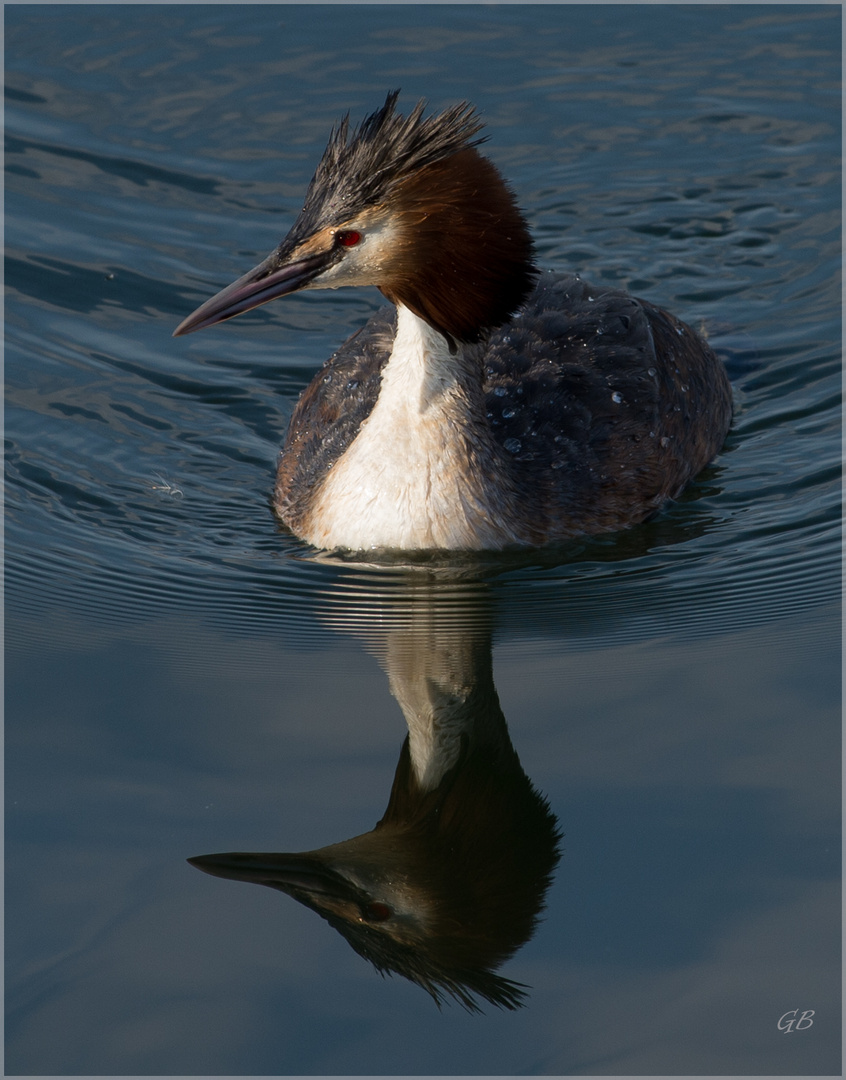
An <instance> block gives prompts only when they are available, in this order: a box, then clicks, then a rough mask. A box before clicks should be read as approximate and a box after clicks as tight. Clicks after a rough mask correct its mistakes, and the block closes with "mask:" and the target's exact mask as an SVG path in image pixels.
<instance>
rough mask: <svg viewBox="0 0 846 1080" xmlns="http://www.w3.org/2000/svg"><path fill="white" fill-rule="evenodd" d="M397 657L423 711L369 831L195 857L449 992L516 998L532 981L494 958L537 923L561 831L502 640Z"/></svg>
mask: <svg viewBox="0 0 846 1080" xmlns="http://www.w3.org/2000/svg"><path fill="white" fill-rule="evenodd" d="M389 666H390V668H391V682H392V688H393V689H394V692H395V693H396V692H397V689H398V688H399V687H400V686H401V687H402V693H403V696H402V697H401V698H400V704H401V705H402V706H403V709H404V711H405V710H410V709H412V708H413V709H414V710H415V715H414V716H410V715H409V713H408V712H407V714H406V715H407V719H408V720H409V738H408V739H406V741H405V743H404V745H403V749H402V753H401V755H400V760H399V764H398V765H397V770H396V775H395V777H394V784H393V789H392V791H391V797H390V800H389V802H388V808H387V810H386V811H385V815H384V817H383V818H382V820H381V821H380V822H379V823H378V824H377V825H376V827H375V828H374V829H373V830H372V831H371V832H369V833H365V834H364V835H362V836H356V837H353V838H352V839H351V840H346V841H344V842H343V843H339V844H331V845H330V846H329V847H324V848H319V849H318V850H317V851H308V852H303V853H298V854H276V853H272V854H247V853H240V852H233V853H229V854H220V855H202V856H199V857H198V858H194V859H190V860H189V861H190V862H191V863H192V864H193V865H194V866H196V867H197V868H198V869H200V870H205V871H206V873H209V874H214V875H216V876H218V877H225V878H234V879H236V880H239V881H252V882H255V883H256V884H260V885H269V886H270V887H271V888H274V889H279V890H281V891H282V892H285V893H288V894H289V895H290V896H292V897H294V899H296V900H299V901H300V902H301V903H303V904H306V905H307V906H308V907H310V908H312V909H313V910H314V911H316V912H317V913H318V914H319V915H322V916H323V918H324V919H326V920H327V921H328V922H329V923H330V924H331V925H332V926H333V927H334V928H335V929H336V930H338V931H340V933H341V934H343V936H344V937H345V938H346V939H347V941H348V942H349V943H350V945H351V946H352V947H353V948H354V949H355V951H356V952H358V953H360V954H361V955H362V956H363V957H365V958H366V959H367V960H370V961H371V962H372V963H373V964H374V965H375V966H376V968H378V969H379V970H380V971H381V972H383V973H385V972H394V973H397V974H400V975H403V976H405V977H406V978H408V979H411V980H412V981H414V982H416V983H417V984H418V985H420V986H422V987H423V988H424V989H426V990H428V991H429V993H430V994H431V995H432V997H433V998H434V999H435V1001H436V1002H438V1003H439V1004H440V1002H441V1001H442V1000H443V998H444V996H445V995H449V996H451V997H453V998H455V999H456V1000H458V1001H459V1002H461V1004H462V1005H464V1006H465V1007H466V1008H467V1009H470V1010H471V1011H472V1010H477V1009H478V1004H477V1002H476V997H479V998H482V999H484V1000H486V1001H489V1002H491V1003H492V1004H494V1005H499V1006H502V1007H504V1008H508V1009H514V1008H517V1007H518V1006H519V1005H520V1004H521V999H522V998H523V996H524V994H523V991H522V990H521V989H520V986H519V985H518V984H517V983H514V982H512V981H511V980H509V979H505V978H503V977H502V976H500V975H497V974H496V973H495V969H496V968H497V967H498V966H499V965H500V964H502V963H503V962H504V961H505V960H506V959H507V958H508V957H509V956H511V955H512V954H513V953H514V952H515V951H516V950H517V949H518V948H519V947H520V946H521V945H522V944H523V943H524V942H525V941H527V940H528V938H529V937H530V936H531V934H532V932H533V930H534V928H535V924H536V922H537V917H538V914H539V912H540V910H541V908H542V907H543V898H544V894H545V892H546V889H547V887H548V885H549V883H550V879H551V874H552V871H553V869H554V867H555V864H556V862H557V861H558V850H557V844H558V831H557V826H556V822H555V818H554V817H553V815H552V814H551V812H550V810H549V807H548V805H547V803H546V800H545V799H543V797H542V796H541V795H539V794H538V792H537V791H536V790H535V789H534V787H533V786H532V783H531V781H530V780H529V779H528V777H527V776H526V774H525V773H524V772H523V769H522V767H521V766H520V762H519V759H518V758H517V754H516V753H515V751H514V748H513V747H512V745H511V742H510V739H509V737H508V731H507V728H506V723H505V718H504V717H503V715H502V711H501V709H500V706H499V701H498V699H497V695H496V690H495V689H494V686H493V677H492V673H491V661H490V642H489V640H488V641H486V642H485V641H483V642H477V643H467V644H464V645H459V646H453V645H447V646H443V647H441V649H440V652H439V654H438V655H436V656H434V657H430V659H429V660H428V661H427V660H426V658H425V657H423V658H422V659H421V657H420V654H419V652H409V653H407V654H405V655H403V656H399V657H398V656H396V655H395V656H394V657H393V658H392V659H391V661H390V665H389ZM436 668H438V669H440V673H438V672H436V671H435V669H436ZM398 696H399V695H398Z"/></svg>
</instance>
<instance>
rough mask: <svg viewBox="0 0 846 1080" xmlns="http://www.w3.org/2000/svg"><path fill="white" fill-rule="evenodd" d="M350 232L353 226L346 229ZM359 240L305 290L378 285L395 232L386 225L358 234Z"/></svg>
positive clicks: (382, 276) (393, 241)
mask: <svg viewBox="0 0 846 1080" xmlns="http://www.w3.org/2000/svg"><path fill="white" fill-rule="evenodd" d="M349 227H350V228H354V225H350V226H349ZM361 233H362V240H361V242H360V243H358V244H356V245H355V247H350V248H347V249H346V251H345V253H344V257H343V258H342V259H341V260H340V261H339V262H338V263H336V264H335V265H334V266H332V267H330V268H329V269H328V270H326V271H325V272H324V273H322V274H321V275H320V276H319V277H317V278H315V279H314V281H312V282H310V283H309V284H308V285H306V286H305V288H306V289H340V288H341V287H342V286H344V285H378V284H379V282H380V281H381V280H383V278H384V275H385V272H386V269H387V266H388V262H389V258H390V254H391V250H392V248H393V245H394V243H395V240H396V230H395V229H394V228H392V227H391V226H390V225H389V224H383V225H374V226H370V227H368V228H367V230H366V231H365V230H364V229H362V230H361Z"/></svg>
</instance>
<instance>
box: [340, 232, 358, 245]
mask: <svg viewBox="0 0 846 1080" xmlns="http://www.w3.org/2000/svg"><path fill="white" fill-rule="evenodd" d="M360 240H361V233H360V232H356V231H355V229H341V231H340V232H336V233H335V243H336V244H340V245H341V246H342V247H355V245H356V244H357V243H359V241H360Z"/></svg>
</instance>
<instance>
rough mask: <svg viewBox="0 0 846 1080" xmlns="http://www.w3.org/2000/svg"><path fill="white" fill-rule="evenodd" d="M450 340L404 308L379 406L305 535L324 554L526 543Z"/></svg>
mask: <svg viewBox="0 0 846 1080" xmlns="http://www.w3.org/2000/svg"><path fill="white" fill-rule="evenodd" d="M460 371H461V367H460V365H457V364H456V357H455V355H453V354H450V353H449V350H448V348H447V343H446V341H445V339H444V338H443V337H442V336H441V335H440V334H438V333H437V332H436V331H434V330H432V328H431V327H429V326H428V325H427V324H426V323H425V322H423V321H422V320H421V319H419V318H418V317H417V316H416V315H414V314H413V313H412V312H410V311H409V310H408V309H407V308H404V307H402V306H400V308H399V311H398V319H397V334H396V338H395V340H394V347H393V351H392V353H391V356H390V359H389V360H388V363H387V364H386V365H385V368H384V369H383V372H382V385H381V390H380V393H379V398H378V400H377V402H376V404H375V405H374V407H373V411H372V412H371V414H370V416H369V417H368V418H367V420H365V421H364V423H363V424H362V426H361V429H360V430H359V433H358V435H357V436H356V438H355V439H354V440H353V442H352V444H351V445H350V447H349V449H348V450H347V452H346V453H345V454H344V455H343V456H342V457H341V458H340V459H339V460H338V461H336V462H335V465H334V467H333V469H332V471H331V472H330V473H329V475H328V476H327V479H326V480H325V482H324V484H323V486H322V488H321V490H320V492H319V493H318V495H317V496H316V498H315V500H314V504H313V506H312V508H311V512H310V514H309V515H308V519H307V521H306V523H305V525H304V527H303V532H302V535H303V536H304V538H305V539H306V540H308V541H309V543H311V544H314V545H315V546H316V547H322V548H336V547H345V548H352V549H354V550H364V549H367V548H377V547H385V548H405V549H425V548H452V549H460V548H469V549H480V548H486V547H501V546H502V545H503V543H517V542H519V540H520V537H519V536H510V535H509V533H508V531H507V526H506V525H505V524H504V520H503V519H504V518H506V517H512V518H513V520H516V514H514V513H513V511H512V514H511V515H508V514H507V513H504V512H505V511H507V510H508V508H509V501H510V500H509V499H508V485H507V484H505V483H497V484H492V483H491V482H490V481H491V472H492V471H495V470H496V469H497V461H496V457H495V454H496V450H495V448H494V447H492V446H491V445H489V443H484V442H482V441H481V440H479V442H478V445H477V443H476V442H475V441H474V424H473V420H474V412H477V411H479V410H481V409H483V408H484V406H483V404H482V403H481V402H480V401H474V400H473V399H472V397H471V393H472V392H471V391H469V390H468V387H467V386H466V385H464V382H465V381H464V380H461V378H460Z"/></svg>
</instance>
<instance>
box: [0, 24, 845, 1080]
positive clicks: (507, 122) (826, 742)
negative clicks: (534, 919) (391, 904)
mask: <svg viewBox="0 0 846 1080" xmlns="http://www.w3.org/2000/svg"><path fill="white" fill-rule="evenodd" d="M327 10H328V9H320V10H317V9H314V8H308V7H297V6H274V5H268V6H260V7H250V6H242V5H239V6H237V7H235V6H229V5H220V6H191V7H187V6H179V5H167V6H164V5H163V6H156V7H144V6H130V7H116V6H110V5H101V6H100V5H98V6H90V7H86V6H57V7H54V8H48V7H44V6H41V7H25V6H20V7H7V8H6V9H5V19H6V82H7V87H6V126H7V148H6V245H7V252H6V284H7V300H6V392H7V398H6V450H7V501H6V529H7V552H8V556H7V568H6V623H7V628H8V634H7V640H8V648H7V660H6V674H7V692H6V765H7V768H6V792H7V804H6V822H7V839H6V867H7V876H6V880H7V900H6V903H7V907H6V911H7V935H6V943H7V984H6V1003H7V1018H6V1039H7V1046H6V1055H7V1056H6V1071H7V1072H9V1073H18V1074H71V1075H73V1074H76V1075H79V1074H97V1073H99V1074H162V1073H172V1074H189V1075H196V1074H209V1073H211V1074H262V1073H277V1074H324V1073H328V1074H331V1073H363V1074H367V1073H370V1074H385V1073H400V1074H402V1073H422V1074H429V1073H432V1074H438V1073H455V1074H460V1073H469V1074H480V1073H494V1074H512V1073H513V1074H525V1073H541V1074H546V1073H551V1074H578V1073H582V1074H594V1075H595V1074H662V1073H664V1074H666V1073H687V1074H702V1073H731V1074H796V1075H798V1074H802V1075H820V1074H826V1073H829V1074H830V1073H835V1072H837V1071H838V1070H839V1063H840V1044H839V1037H840V1036H839V1033H840V1015H841V1014H840V996H839V995H840V965H839V959H840V946H839V928H840V891H839V890H840V885H839V881H840V866H839V850H840V846H839V821H840V815H839V808H840V771H839V759H840V754H839V751H840V722H839V654H840V649H839V627H840V622H839V595H840V592H839V589H840V586H839V496H840V490H839V462H840V443H839V435H840V420H839V390H840V368H839V365H840V355H839V354H840V340H841V330H840V283H839V265H840V216H839V215H840V173H839V158H838V155H839V144H840V139H839V133H840V89H839V84H838V82H839V74H840V55H839V42H840V11H839V9H838V8H835V7H824V6H814V5H807V6H804V5H803V6H790V5H778V6H767V5H762V6H754V7H753V6H734V5H725V6H714V7H699V6H695V7H682V6H678V7H664V6H644V7H640V6H622V7H615V6H591V5H585V6H562V7H558V6H542V7H533V6H513V7H512V6H496V7H467V6H436V7H413V6H408V7H393V6H384V7H381V6H380V7H371V8H359V7H337V8H332V9H331V18H328V19H327V17H326V13H327ZM48 16H49V17H48ZM395 86H401V87H402V89H403V96H402V99H401V100H402V102H403V104H404V105H405V106H409V105H410V104H411V103H412V102H414V101H416V99H417V98H418V97H420V96H425V97H427V98H428V99H429V100H430V102H431V104H432V107H433V108H438V107H441V106H443V105H446V104H448V103H452V102H454V101H456V100H460V99H465V98H466V99H469V100H471V101H473V102H474V103H475V104H476V105H477V106H478V107H479V109H480V110H481V112H482V113H483V115H484V117H485V119H486V122H487V124H488V133H489V135H490V142H489V145H488V148H487V152H488V153H489V154H490V156H491V157H492V158H493V159H494V161H496V163H497V164H498V165H499V166H500V167H501V168H502V170H503V171H504V172H505V174H506V175H507V176H508V177H509V179H510V181H511V182H512V184H513V185H514V187H515V190H516V191H517V192H518V195H519V199H520V202H521V204H522V205H523V206H524V208H525V209H526V212H527V214H528V216H529V219H530V221H531V223H532V227H533V229H534V231H535V235H536V238H537V243H538V250H539V258H540V262H541V263H542V265H544V266H558V267H562V268H567V269H570V270H573V271H577V272H579V273H580V274H582V275H583V276H584V277H586V278H588V279H589V280H595V281H597V282H600V283H603V282H606V283H608V282H610V283H615V284H620V285H622V286H623V287H626V288H629V289H631V290H632V291H634V292H635V293H637V294H639V295H643V296H646V297H648V298H649V299H650V300H653V301H656V302H658V303H661V304H663V305H665V306H667V307H668V308H670V309H671V310H672V311H673V312H675V313H676V314H678V315H679V316H681V317H682V318H684V319H686V320H687V321H688V322H690V323H691V324H692V325H695V326H697V327H704V328H705V329H706V331H707V332H708V334H709V336H710V338H711V341H712V343H713V344H714V346H715V347H716V348H717V350H718V351H719V352H720V354H721V355H722V356H723V357H724V358H725V360H726V363H727V366H728V368H729V372H730V374H731V377H732V381H733V385H734V388H735V394H736V420H735V425H734V428H733V430H732V433H731V435H730V437H729V440H728V442H727V445H726V447H725V449H724V452H723V453H722V454H721V455H720V457H719V459H718V460H717V462H716V463H715V464H714V465H713V466H712V467H711V468H710V469H709V470H707V471H706V473H705V474H703V476H702V477H701V478H700V479H699V481H698V482H697V483H696V484H695V485H694V486H693V487H692V488H691V489H690V491H689V492H688V493H686V495H685V496H684V497H683V498H682V499H681V500H680V502H679V503H678V504H676V505H675V506H673V507H671V508H669V509H668V510H667V511H666V512H665V513H663V514H662V515H661V516H660V517H659V518H658V519H656V520H655V521H653V522H650V523H649V524H646V525H643V526H641V527H639V528H637V529H634V530H631V531H630V532H629V533H627V534H626V535H624V536H616V537H607V538H603V539H601V540H595V541H590V542H583V543H582V542H579V543H574V544H572V545H571V546H570V547H568V548H567V549H565V550H562V551H559V552H556V553H554V554H550V555H546V554H545V555H543V556H538V557H537V558H531V559H528V560H523V561H521V562H520V563H507V562H503V561H494V560H489V561H487V562H485V563H483V564H481V565H480V564H479V563H477V562H475V561H473V560H464V561H463V562H462V563H459V564H457V565H452V566H447V567H444V566H422V567H417V568H416V569H414V570H409V569H403V568H401V567H388V566H382V567H365V566H360V565H356V564H355V563H352V562H349V561H338V560H315V559H314V558H312V553H311V552H310V551H309V549H308V548H307V547H305V546H304V545H302V544H300V543H299V542H297V541H295V540H293V539H292V538H290V537H288V536H286V535H285V534H283V533H282V532H281V531H280V529H279V528H278V527H277V525H276V524H275V522H274V519H273V517H272V515H271V513H270V510H269V502H268V499H269V493H270V489H271V487H272V476H273V469H274V462H275V457H276V453H277V450H278V446H279V444H280V442H281V439H282V436H283V434H284V430H285V425H286V422H287V418H288V416H289V415H290V412H291V409H292V408H293V404H294V402H295V400H296V397H297V395H298V394H299V392H300V390H301V389H302V388H303V386H304V385H306V383H307V382H308V380H309V379H310V377H311V375H312V374H313V372H314V370H315V369H316V368H317V366H318V365H319V364H320V362H322V360H323V359H324V358H325V357H327V356H328V355H329V354H330V353H331V351H332V350H333V348H334V347H335V346H336V345H337V344H338V343H339V342H340V341H341V340H342V339H343V338H344V337H345V336H346V335H347V334H349V333H350V332H352V331H353V330H354V329H356V328H357V327H358V326H360V325H361V323H362V322H363V321H364V320H365V319H366V318H367V316H368V315H369V314H370V313H371V312H372V311H374V310H375V309H376V308H377V307H378V306H380V304H381V302H382V301H381V298H380V296H379V294H378V293H377V292H375V291H372V292H370V291H358V292H352V291H339V292H337V293H323V294H312V295H309V294H304V295H301V296H295V297H291V298H288V299H287V300H285V301H284V302H279V303H277V304H273V305H269V306H267V307H264V308H262V309H261V310H260V311H257V312H254V313H252V314H249V315H247V316H244V317H243V318H241V319H238V320H236V321H234V322H232V323H229V324H227V325H225V326H222V327H218V328H215V329H213V330H209V331H207V332H204V333H202V334H198V335H196V336H192V337H190V338H187V339H180V340H177V341H174V340H173V339H172V338H171V336H170V335H171V332H172V330H173V328H174V327H175V326H176V325H177V324H178V323H179V321H180V320H181V319H182V318H183V317H184V316H185V315H186V314H188V313H189V312H190V311H191V310H193V308H194V307H195V306H196V305H197V304H198V303H199V302H200V301H201V300H203V299H204V298H206V297H207V296H209V295H211V293H213V292H214V291H216V290H217V289H219V288H220V287H222V286H223V285H225V284H227V283H228V282H229V281H231V280H233V279H234V278H235V277H237V276H238V275H240V274H241V273H243V272H244V271H245V270H246V269H248V268H249V267H251V266H253V265H254V264H255V263H256V262H258V261H259V259H260V258H262V257H263V256H264V255H265V254H267V252H269V250H270V249H271V248H272V247H273V246H275V244H276V243H277V242H278V240H279V238H280V237H281V235H282V234H283V233H284V232H285V231H286V230H287V228H288V226H289V225H290V223H291V222H292V220H293V218H294V216H295V214H296V212H297V210H298V208H299V206H300V201H301V198H302V194H303V191H304V188H305V184H306V183H307V181H308V179H309V177H310V175H311V171H312V169H313V167H314V164H315V163H316V160H317V159H318V157H319V154H320V152H321V150H322V148H323V145H324V144H325V140H326V137H327V134H328V131H329V129H330V128H331V125H332V124H333V123H334V122H335V121H336V120H337V119H338V118H339V117H340V116H341V115H342V114H343V113H344V112H345V111H346V110H347V109H349V110H350V111H351V113H352V116H353V118H354V119H355V118H360V117H361V116H363V115H364V114H365V113H366V112H368V111H371V110H372V109H373V108H375V107H377V106H378V105H379V104H380V103H381V102H382V101H383V100H384V95H385V93H386V91H387V90H389V89H391V88H393V87H395ZM421 619H422V620H423V624H424V625H425V626H426V627H427V628H428V629H427V631H426V633H425V634H423V635H422V637H415V634H416V633H418V631H419V628H420V625H421ZM433 627H434V630H433V629H432V628H433ZM427 634H428V636H427ZM444 634H458V635H460V636H462V637H465V638H466V639H467V640H470V641H475V642H477V643H479V647H480V648H482V649H488V650H489V651H491V652H492V657H493V677H494V680H495V684H496V689H497V692H498V694H499V700H500V702H501V706H502V712H503V713H504V716H505V718H506V719H507V721H508V725H509V732H510V738H511V741H512V743H513V745H514V747H515V749H516V751H517V753H518V755H519V758H520V761H521V763H522V767H523V769H525V771H526V773H527V774H528V776H529V777H530V778H531V780H532V782H533V783H534V785H535V786H536V787H537V788H538V789H539V790H540V791H541V792H542V793H543V794H544V795H545V796H546V797H547V798H548V800H549V803H550V806H551V809H552V811H553V813H554V814H555V816H556V818H557V821H558V825H559V828H560V830H561V832H562V833H563V840H562V844H561V848H562V851H561V859H560V862H559V864H558V867H557V870H556V872H555V877H554V881H553V883H552V886H551V887H550V889H549V891H548V893H547V895H546V911H545V915H544V920H543V921H542V922H541V924H540V926H539V928H538V930H537V932H536V934H535V935H534V937H533V938H532V939H531V940H530V941H529V942H528V943H527V944H526V945H525V946H524V947H523V948H522V949H520V950H519V951H518V952H517V953H516V955H514V957H513V958H512V959H511V960H509V961H508V962H507V963H506V964H505V965H504V967H503V969H502V974H503V975H505V976H507V977H508V978H510V979H512V980H515V981H518V982H521V983H524V984H527V985H528V986H530V987H531V992H530V996H529V999H528V1003H527V1005H526V1007H524V1008H522V1009H520V1010H518V1011H516V1012H513V1013H500V1012H497V1011H496V1010H494V1009H487V1010H486V1012H485V1014H484V1015H482V1016H479V1015H469V1014H467V1013H466V1012H464V1011H463V1010H462V1009H461V1008H460V1007H458V1006H455V1005H447V1006H445V1007H444V1008H443V1010H442V1011H438V1009H437V1008H436V1007H435V1006H434V1004H433V1003H432V1002H431V1000H430V999H429V998H428V997H427V995H426V994H425V993H424V992H423V991H421V990H420V989H419V988H417V987H415V986H413V985H411V984H410V983H407V982H405V981H403V980H400V979H396V978H394V979H389V980H383V979H381V978H380V977H379V976H378V975H377V974H376V973H375V972H374V971H373V970H372V969H371V968H370V967H369V966H368V965H367V964H366V963H365V962H364V961H363V960H361V959H360V958H359V957H358V956H356V955H355V953H353V952H352V951H351V950H350V949H349V947H348V946H347V945H346V943H345V942H344V941H343V940H342V938H341V937H340V936H338V935H337V934H335V933H334V932H333V930H332V929H331V928H330V927H329V926H328V925H327V924H325V923H324V922H323V921H321V920H320V919H319V918H317V916H315V915H314V914H313V913H312V912H310V911H308V910H306V909H305V908H302V907H300V906H299V905H297V904H296V903H295V902H294V901H293V900H291V899H289V898H287V897H285V896H283V895H281V894H279V893H276V892H272V891H271V890H269V889H259V888H255V887H254V886H251V885H250V886H248V885H244V884H240V883H231V882H225V881H218V880H214V879H212V878H209V877H206V876H205V875H201V874H199V873H198V872H197V871H196V870H195V869H193V868H192V867H191V866H189V865H188V864H187V863H186V862H185V860H186V858H187V857H188V856H192V855H198V854H200V853H204V852H214V851H227V850H256V851H264V850H266V851H282V850H297V849H306V848H312V847H318V846H320V845H323V844H328V843H331V842H334V841H338V840H341V839H344V838H346V837H349V836H352V835H354V834H355V833H360V832H364V831H366V830H368V829H370V828H372V826H373V824H374V823H375V822H376V821H377V820H378V818H379V817H380V816H381V814H382V812H383V811H384V809H385V806H386V804H387V801H388V795H389V792H390V788H391V782H392V777H393V774H394V769H395V766H396V764H397V759H398V756H399V752H400V747H401V744H402V741H403V737H404V735H405V721H404V719H403V715H402V713H401V711H400V709H399V706H398V704H397V702H396V701H395V700H394V698H393V697H392V696H391V693H390V689H389V682H388V673H389V668H390V664H389V663H388V661H387V660H386V656H387V655H388V653H389V652H390V647H391V643H392V642H394V643H396V642H397V641H400V642H405V645H406V646H407V647H419V648H420V649H424V648H425V647H426V643H427V642H428V643H429V644H430V645H431V643H432V642H433V641H434V642H437V641H439V640H442V639H443V635H444ZM409 642H410V643H411V644H410V646H409V644H408V643H409ZM794 1009H798V1010H799V1013H800V1014H801V1013H802V1012H804V1011H807V1010H813V1014H814V1015H813V1024H812V1025H811V1026H810V1027H808V1028H806V1029H805V1030H804V1031H802V1032H796V1031H791V1032H784V1031H780V1030H779V1029H778V1023H779V1020H780V1018H781V1017H782V1016H783V1015H784V1014H786V1013H788V1012H789V1011H790V1010H794Z"/></svg>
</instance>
